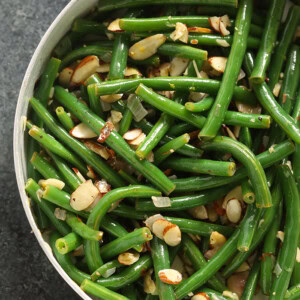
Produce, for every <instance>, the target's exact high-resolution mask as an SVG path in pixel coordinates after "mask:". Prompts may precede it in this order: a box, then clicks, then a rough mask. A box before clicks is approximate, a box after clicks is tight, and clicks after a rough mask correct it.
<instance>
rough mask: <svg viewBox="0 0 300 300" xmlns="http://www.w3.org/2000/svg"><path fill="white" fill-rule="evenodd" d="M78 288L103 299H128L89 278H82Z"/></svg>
mask: <svg viewBox="0 0 300 300" xmlns="http://www.w3.org/2000/svg"><path fill="white" fill-rule="evenodd" d="M80 288H81V289H82V290H83V291H84V292H86V293H88V294H91V295H93V296H96V297H99V298H100V299H103V300H130V299H129V298H127V297H125V296H122V295H121V294H118V293H116V292H113V291H111V290H109V289H107V288H105V287H103V286H101V285H100V284H97V283H94V282H92V281H90V280H89V279H85V280H83V282H82V283H81V285H80Z"/></svg>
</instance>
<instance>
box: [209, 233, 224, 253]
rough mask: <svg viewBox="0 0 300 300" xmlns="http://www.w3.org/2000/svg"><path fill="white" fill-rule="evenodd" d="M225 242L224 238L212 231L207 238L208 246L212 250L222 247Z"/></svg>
mask: <svg viewBox="0 0 300 300" xmlns="http://www.w3.org/2000/svg"><path fill="white" fill-rule="evenodd" d="M226 241H227V239H226V237H225V236H224V235H223V234H221V233H219V232H217V231H213V232H212V233H211V235H210V238H209V244H210V246H211V247H212V248H213V249H214V248H220V247H222V246H223V245H224V244H225V243H226Z"/></svg>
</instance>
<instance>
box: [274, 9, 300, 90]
mask: <svg viewBox="0 0 300 300" xmlns="http://www.w3.org/2000/svg"><path fill="white" fill-rule="evenodd" d="M299 15H300V6H297V5H293V6H291V7H290V10H289V13H288V16H287V18H286V21H285V24H284V28H283V31H282V33H281V38H280V40H279V44H278V45H277V46H276V48H275V52H274V54H273V55H272V60H271V64H270V68H269V87H270V89H271V91H272V90H273V88H274V86H275V84H276V83H277V82H278V80H279V75H280V72H281V69H282V66H283V64H284V61H285V59H286V54H287V51H288V49H289V47H290V44H291V42H292V40H293V37H294V34H295V30H296V28H297V24H298V21H299Z"/></svg>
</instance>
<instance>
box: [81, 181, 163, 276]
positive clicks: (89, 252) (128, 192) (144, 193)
mask: <svg viewBox="0 0 300 300" xmlns="http://www.w3.org/2000/svg"><path fill="white" fill-rule="evenodd" d="M159 195H161V193H160V192H159V191H157V190H155V189H153V188H150V187H146V186H141V185H140V186H139V185H132V186H129V187H124V188H117V189H114V190H112V191H110V192H108V193H107V194H105V195H104V196H103V197H102V198H101V201H100V202H98V203H97V205H96V206H95V207H94V208H93V210H92V212H91V214H90V216H89V218H88V220H87V225H88V226H90V227H91V228H93V229H95V230H98V228H99V226H100V224H101V221H102V219H103V216H104V215H105V214H106V212H107V211H108V210H109V208H110V207H111V205H112V204H113V203H115V202H117V201H119V200H121V199H123V198H126V197H151V196H159ZM84 247H85V256H86V261H87V264H88V266H89V269H90V271H91V272H94V271H95V270H96V269H97V268H98V267H100V266H101V265H102V264H103V262H102V259H101V256H100V252H99V243H97V242H93V241H87V240H85V241H84Z"/></svg>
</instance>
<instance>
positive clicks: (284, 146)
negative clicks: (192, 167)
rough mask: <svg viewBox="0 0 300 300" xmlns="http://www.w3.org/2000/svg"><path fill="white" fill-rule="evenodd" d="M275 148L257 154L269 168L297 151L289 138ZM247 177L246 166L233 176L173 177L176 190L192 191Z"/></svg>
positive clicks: (263, 164) (264, 166) (260, 160)
mask: <svg viewBox="0 0 300 300" xmlns="http://www.w3.org/2000/svg"><path fill="white" fill-rule="evenodd" d="M274 150H275V151H272V152H269V150H267V151H265V152H263V153H261V154H259V155H257V159H258V161H259V162H260V163H261V165H262V166H263V168H268V167H270V166H272V165H274V164H276V163H277V162H279V161H281V160H282V159H283V158H285V157H288V156H289V155H290V154H292V153H294V152H295V145H294V143H293V142H291V141H289V140H287V141H285V142H283V143H280V144H278V145H276V146H274ZM246 177H247V171H246V168H244V167H243V168H241V169H239V170H237V172H236V173H235V175H234V176H232V177H222V178H221V177H212V176H202V177H189V178H183V179H181V178H179V179H173V180H172V181H173V182H174V184H175V185H176V189H175V191H176V192H186V191H188V192H192V191H202V190H205V189H211V188H215V187H218V186H222V185H226V184H230V183H239V182H240V181H241V180H242V179H244V178H246Z"/></svg>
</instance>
